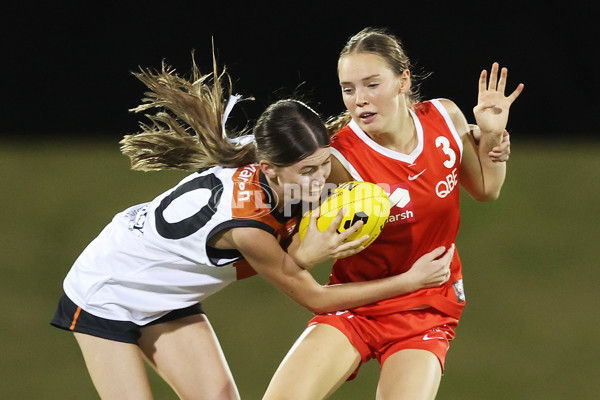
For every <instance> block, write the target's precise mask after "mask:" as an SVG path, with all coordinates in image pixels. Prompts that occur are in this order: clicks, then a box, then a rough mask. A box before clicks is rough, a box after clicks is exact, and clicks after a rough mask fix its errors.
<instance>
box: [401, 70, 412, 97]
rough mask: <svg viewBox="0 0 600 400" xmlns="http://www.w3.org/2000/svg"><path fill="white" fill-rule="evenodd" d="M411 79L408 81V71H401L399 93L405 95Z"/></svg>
mask: <svg viewBox="0 0 600 400" xmlns="http://www.w3.org/2000/svg"><path fill="white" fill-rule="evenodd" d="M410 86H411V79H410V71H409V70H408V69H405V70H404V71H402V75H400V88H399V89H400V93H407V92H408V91H409V90H410Z"/></svg>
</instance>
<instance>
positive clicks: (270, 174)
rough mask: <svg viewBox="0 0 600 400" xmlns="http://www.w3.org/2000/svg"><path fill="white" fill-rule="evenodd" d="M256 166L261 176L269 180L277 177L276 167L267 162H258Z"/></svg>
mask: <svg viewBox="0 0 600 400" xmlns="http://www.w3.org/2000/svg"><path fill="white" fill-rule="evenodd" d="M258 166H259V167H260V170H261V171H262V173H263V174H265V176H266V177H267V178H269V179H275V178H276V177H277V167H275V166H274V165H273V164H271V163H270V162H268V161H267V160H260V161H259V162H258Z"/></svg>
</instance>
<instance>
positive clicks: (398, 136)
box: [368, 107, 418, 154]
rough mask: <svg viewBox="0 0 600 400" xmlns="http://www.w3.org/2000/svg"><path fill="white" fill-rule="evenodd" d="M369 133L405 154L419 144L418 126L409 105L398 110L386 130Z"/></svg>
mask: <svg viewBox="0 0 600 400" xmlns="http://www.w3.org/2000/svg"><path fill="white" fill-rule="evenodd" d="M368 135H369V136H370V137H371V139H373V140H374V141H375V142H377V143H378V144H380V145H381V146H383V147H386V148H388V149H390V150H393V151H396V152H398V153H403V154H410V153H411V152H412V151H413V150H414V149H415V148H416V147H417V144H418V138H417V128H416V127H415V122H414V121H413V119H412V117H411V115H410V112H409V111H408V108H407V107H403V108H402V110H401V111H399V112H398V115H396V118H395V120H394V123H393V124H390V126H389V127H388V128H387V129H386V130H385V131H382V132H377V133H368Z"/></svg>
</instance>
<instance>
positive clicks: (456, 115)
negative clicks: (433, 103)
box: [437, 98, 469, 137]
mask: <svg viewBox="0 0 600 400" xmlns="http://www.w3.org/2000/svg"><path fill="white" fill-rule="evenodd" d="M437 100H438V102H439V104H441V105H442V107H443V108H444V109H445V110H446V112H447V113H448V116H449V117H450V119H451V120H452V123H453V124H454V127H455V128H456V131H457V132H458V134H459V135H460V136H461V137H462V136H463V135H466V134H467V133H468V132H469V124H468V123H467V119H466V117H465V115H464V114H463V112H462V111H461V109H460V108H459V107H458V106H457V105H456V103H454V102H453V101H452V100H449V99H444V98H440V99H437Z"/></svg>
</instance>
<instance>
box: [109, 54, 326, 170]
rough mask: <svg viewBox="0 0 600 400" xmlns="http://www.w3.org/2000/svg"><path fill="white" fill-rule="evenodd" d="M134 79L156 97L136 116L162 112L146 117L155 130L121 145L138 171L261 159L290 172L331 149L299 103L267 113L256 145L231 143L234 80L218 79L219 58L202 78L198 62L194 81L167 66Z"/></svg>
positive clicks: (148, 128) (145, 128)
mask: <svg viewBox="0 0 600 400" xmlns="http://www.w3.org/2000/svg"><path fill="white" fill-rule="evenodd" d="M192 58H193V57H192ZM134 75H135V76H136V77H137V78H138V79H139V80H141V81H142V82H143V83H144V84H145V85H146V86H147V87H148V89H150V92H147V93H146V94H145V95H146V97H145V98H144V99H143V100H142V102H143V104H142V105H140V106H138V107H136V108H134V109H132V111H134V112H136V113H137V112H141V111H146V110H149V109H154V108H156V109H158V111H156V112H155V113H154V114H151V115H146V117H148V118H149V119H150V121H151V124H144V123H140V126H141V128H142V132H140V133H138V134H135V135H126V136H125V137H124V138H123V139H122V140H121V142H120V144H121V151H122V153H123V154H125V155H127V156H128V157H129V158H130V159H131V166H132V169H136V170H142V171H153V170H163V169H184V170H198V169H205V168H209V167H213V166H216V165H220V166H223V167H240V166H243V165H246V164H250V163H252V162H256V161H258V159H259V158H260V159H266V160H268V161H270V162H272V163H273V164H275V165H278V166H283V167H285V166H289V165H291V164H294V163H296V162H298V161H300V160H302V159H304V158H306V157H308V156H309V155H311V154H312V153H314V152H315V151H316V150H317V149H319V148H324V147H329V135H328V133H327V129H326V128H325V124H324V123H323V121H322V120H321V118H320V117H319V116H318V114H317V113H316V112H315V111H314V110H312V109H311V108H310V107H309V106H307V105H306V104H304V103H303V102H301V101H298V100H293V99H286V100H279V101H277V102H276V103H274V104H272V105H271V106H269V107H268V108H267V109H266V110H265V111H264V112H263V113H262V115H261V116H260V117H259V119H258V121H257V123H256V125H255V127H254V129H253V134H254V140H251V141H240V142H238V141H236V140H235V139H233V140H230V139H228V137H227V135H226V134H225V132H224V130H223V121H222V118H223V113H224V110H225V101H224V100H223V94H224V92H225V91H226V89H225V87H227V94H228V95H229V98H231V80H230V78H229V76H228V75H227V74H226V73H225V72H222V73H220V74H219V73H218V71H217V67H216V61H215V58H214V55H213V72H212V73H211V74H207V75H201V74H200V72H199V70H198V67H197V66H196V64H195V62H193V65H192V73H191V76H192V78H191V80H186V79H184V78H182V77H180V76H178V75H177V74H175V71H174V70H173V69H171V68H170V67H168V66H166V65H165V63H164V62H163V64H162V69H161V71H160V72H153V71H151V70H149V69H146V70H141V72H140V73H135V74H134ZM225 80H226V82H224V81H225ZM225 83H227V85H225ZM244 100H246V99H244ZM248 142H249V143H248ZM242 143H244V144H242Z"/></svg>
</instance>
